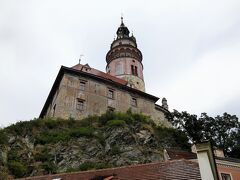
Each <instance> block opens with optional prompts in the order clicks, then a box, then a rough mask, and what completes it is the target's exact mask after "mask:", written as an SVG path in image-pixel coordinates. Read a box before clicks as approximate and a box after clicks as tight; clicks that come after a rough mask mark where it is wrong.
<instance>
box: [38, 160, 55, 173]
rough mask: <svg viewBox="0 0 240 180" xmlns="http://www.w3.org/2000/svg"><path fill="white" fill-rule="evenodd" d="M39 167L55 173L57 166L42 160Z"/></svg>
mask: <svg viewBox="0 0 240 180" xmlns="http://www.w3.org/2000/svg"><path fill="white" fill-rule="evenodd" d="M41 167H42V168H43V169H44V170H45V171H47V172H48V173H56V172H57V167H56V165H55V164H54V163H53V162H50V161H46V162H44V163H43V164H42V165H41Z"/></svg>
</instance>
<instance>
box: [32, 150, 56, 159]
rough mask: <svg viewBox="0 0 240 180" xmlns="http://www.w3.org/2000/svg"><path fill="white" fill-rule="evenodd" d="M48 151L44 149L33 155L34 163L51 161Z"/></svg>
mask: <svg viewBox="0 0 240 180" xmlns="http://www.w3.org/2000/svg"><path fill="white" fill-rule="evenodd" d="M48 152H49V149H48V148H44V149H43V150H42V151H41V152H38V153H36V154H35V156H34V158H35V160H36V161H42V162H44V161H50V160H52V159H53V155H51V154H49V153H48Z"/></svg>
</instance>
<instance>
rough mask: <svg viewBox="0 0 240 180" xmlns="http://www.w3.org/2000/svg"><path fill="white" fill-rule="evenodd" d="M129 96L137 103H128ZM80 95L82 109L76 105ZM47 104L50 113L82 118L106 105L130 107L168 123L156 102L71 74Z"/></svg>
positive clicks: (162, 122)
mask: <svg viewBox="0 0 240 180" xmlns="http://www.w3.org/2000/svg"><path fill="white" fill-rule="evenodd" d="M81 81H84V82H85V83H86V85H85V90H84V91H82V90H80V82H81ZM109 89H111V90H113V92H114V96H113V99H111V98H108V97H107V94H108V91H109ZM132 98H135V99H136V100H137V106H133V105H131V104H132V103H131V101H132ZM79 99H81V100H83V101H84V110H83V111H79V110H77V108H76V106H77V101H78V100H79ZM50 104H51V105H49V107H48V110H47V114H46V116H50V117H53V116H54V117H59V118H63V119H68V118H70V117H72V118H75V119H82V118H84V117H87V116H89V115H101V114H103V113H105V112H106V111H107V109H108V108H113V109H114V110H115V111H120V112H126V111H127V110H128V109H129V108H131V110H132V111H133V112H136V113H143V114H145V115H149V116H151V117H152V119H153V120H154V121H155V123H156V124H164V125H166V126H169V122H168V121H167V119H166V117H165V114H164V112H163V111H160V110H157V109H155V103H154V102H153V101H152V100H150V99H148V98H146V97H143V96H140V95H138V94H133V93H129V92H128V91H125V90H123V89H120V88H118V87H117V86H114V85H110V84H107V83H104V82H101V81H97V80H94V79H91V78H86V77H80V76H76V75H72V74H64V76H63V78H62V80H61V82H60V86H59V89H58V90H57V92H56V94H55V96H54V98H53V101H52V103H50ZM54 106H55V110H54Z"/></svg>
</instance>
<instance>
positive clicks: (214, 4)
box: [0, 0, 240, 126]
mask: <svg viewBox="0 0 240 180" xmlns="http://www.w3.org/2000/svg"><path fill="white" fill-rule="evenodd" d="M121 13H123V16H124V23H125V25H127V26H128V28H129V30H130V31H133V33H134V36H135V37H136V39H137V43H138V47H139V49H140V50H141V51H142V54H143V65H144V78H145V84H146V92H148V93H150V94H153V95H155V96H158V97H160V98H162V97H166V98H167V100H168V104H169V107H170V110H172V109H177V110H179V111H183V110H186V111H188V112H190V113H194V114H198V115H199V114H200V113H201V112H207V113H208V114H209V115H212V116H215V115H218V114H222V113H223V112H228V113H230V114H236V115H237V116H238V117H239V116H240V108H239V107H240V80H239V78H240V1H239V0H224V1H223V0H128V1H127V0H121V1H114V0H101V1H99V0H88V1H79V0H75V1H74V0H34V1H32V0H21V1H19V0H15V1H14V0H0V84H1V88H0V117H1V120H0V125H1V126H7V125H9V124H12V123H15V122H17V121H20V120H30V119H33V118H34V117H38V116H39V114H40V111H41V109H42V107H43V105H44V103H45V101H46V98H47V96H48V93H49V92H50V89H51V86H52V84H53V82H54V80H55V78H56V75H57V73H58V71H59V68H60V66H61V65H65V66H68V67H71V66H73V65H75V64H77V63H78V59H79V56H80V54H84V57H83V60H82V63H84V64H85V63H88V64H89V65H90V66H92V67H94V68H96V69H99V70H102V71H105V65H106V61H105V55H106V53H107V51H108V50H109V48H110V44H111V42H112V41H113V38H114V36H115V33H116V30H117V28H118V26H119V25H120V16H121ZM158 103H159V104H161V102H158Z"/></svg>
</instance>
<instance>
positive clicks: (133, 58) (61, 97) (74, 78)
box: [40, 20, 169, 126]
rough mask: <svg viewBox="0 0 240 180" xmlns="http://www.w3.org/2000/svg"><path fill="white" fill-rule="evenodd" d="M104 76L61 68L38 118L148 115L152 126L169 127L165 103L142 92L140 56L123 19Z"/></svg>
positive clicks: (78, 67) (83, 67)
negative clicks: (133, 113) (112, 112)
mask: <svg viewBox="0 0 240 180" xmlns="http://www.w3.org/2000/svg"><path fill="white" fill-rule="evenodd" d="M106 62H107V65H106V73H105V72H102V71H99V70H97V69H94V68H92V67H90V66H89V65H88V64H86V65H82V64H77V65H75V66H73V67H71V68H68V67H65V66H62V67H61V69H60V71H59V73H58V75H57V78H56V80H55V82H54V85H53V87H52V89H51V91H50V93H49V96H48V98H47V101H46V103H45V105H44V107H43V109H42V112H41V114H40V117H41V118H42V117H46V116H48V117H60V118H64V119H69V118H74V119H82V118H84V117H87V116H89V115H101V114H103V113H105V112H106V111H107V110H110V111H119V112H126V111H127V110H128V109H131V110H132V111H133V112H136V113H143V114H145V115H149V116H151V117H152V119H153V120H154V121H155V122H156V124H163V125H166V126H169V122H168V120H167V118H166V115H167V114H168V113H169V111H168V105H167V100H166V99H165V98H163V99H162V106H160V105H157V104H156V102H157V101H158V100H159V98H158V97H155V96H153V95H150V94H148V93H146V92H145V83H144V78H143V64H142V53H141V51H140V50H139V49H138V48H137V43H136V39H135V37H134V36H133V35H132V36H129V30H128V28H127V27H126V26H125V25H124V23H123V20H122V21H121V25H120V27H119V28H118V30H117V38H116V39H115V40H114V41H113V42H112V44H111V48H110V50H109V52H108V53H107V55H106Z"/></svg>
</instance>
